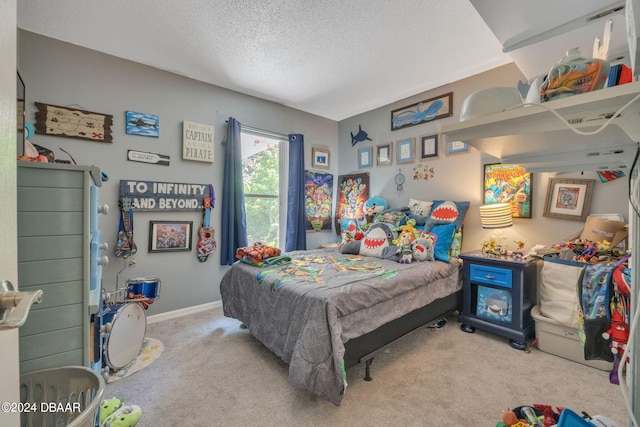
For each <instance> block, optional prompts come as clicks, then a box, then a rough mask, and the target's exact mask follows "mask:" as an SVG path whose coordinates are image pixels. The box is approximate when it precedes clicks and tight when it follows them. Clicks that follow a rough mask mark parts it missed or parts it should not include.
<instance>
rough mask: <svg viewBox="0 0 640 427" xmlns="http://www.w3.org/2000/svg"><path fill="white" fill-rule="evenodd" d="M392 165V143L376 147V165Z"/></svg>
mask: <svg viewBox="0 0 640 427" xmlns="http://www.w3.org/2000/svg"><path fill="white" fill-rule="evenodd" d="M391 164H393V142H388V143H386V144H380V145H378V146H377V147H376V165H378V166H389V165H391Z"/></svg>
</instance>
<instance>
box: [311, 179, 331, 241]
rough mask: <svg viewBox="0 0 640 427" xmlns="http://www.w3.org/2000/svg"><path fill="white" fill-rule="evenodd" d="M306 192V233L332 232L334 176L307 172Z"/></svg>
mask: <svg viewBox="0 0 640 427" xmlns="http://www.w3.org/2000/svg"><path fill="white" fill-rule="evenodd" d="M304 192H305V195H304V213H305V228H306V231H307V232H313V231H331V207H332V205H333V175H331V174H330V173H322V172H314V171H305V181H304Z"/></svg>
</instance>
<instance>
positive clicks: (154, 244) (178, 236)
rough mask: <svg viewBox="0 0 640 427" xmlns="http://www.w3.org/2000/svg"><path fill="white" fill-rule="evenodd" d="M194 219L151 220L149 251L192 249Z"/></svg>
mask: <svg viewBox="0 0 640 427" xmlns="http://www.w3.org/2000/svg"><path fill="white" fill-rule="evenodd" d="M192 228H193V221H149V252H175V251H186V252H189V251H191V234H192V233H191V230H192Z"/></svg>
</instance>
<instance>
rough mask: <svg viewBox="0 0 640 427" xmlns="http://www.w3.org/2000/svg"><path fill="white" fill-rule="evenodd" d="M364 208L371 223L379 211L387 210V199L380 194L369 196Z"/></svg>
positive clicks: (368, 221) (365, 215)
mask: <svg viewBox="0 0 640 427" xmlns="http://www.w3.org/2000/svg"><path fill="white" fill-rule="evenodd" d="M363 209H364V217H365V219H366V220H367V223H369V224H371V223H372V222H373V217H374V216H375V215H376V214H377V213H379V212H383V211H385V210H387V201H386V200H385V199H383V198H382V197H380V196H373V197H369V198H368V199H367V200H366V201H365V202H364V206H363Z"/></svg>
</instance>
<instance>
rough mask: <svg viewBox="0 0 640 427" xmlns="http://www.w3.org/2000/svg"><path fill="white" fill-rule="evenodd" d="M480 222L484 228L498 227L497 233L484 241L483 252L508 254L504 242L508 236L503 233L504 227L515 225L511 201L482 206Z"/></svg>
mask: <svg viewBox="0 0 640 427" xmlns="http://www.w3.org/2000/svg"><path fill="white" fill-rule="evenodd" d="M480 222H481V224H482V228H490V229H496V233H495V234H496V235H498V237H496V235H493V234H492V235H491V239H490V240H487V241H485V242H483V243H482V252H483V253H485V254H488V255H506V253H507V250H506V248H505V247H504V244H503V243H502V242H503V241H504V240H505V239H506V238H507V236H505V235H504V234H502V233H501V229H502V228H507V227H511V226H512V225H513V217H512V214H511V205H510V204H509V203H496V204H492V205H483V206H480Z"/></svg>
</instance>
